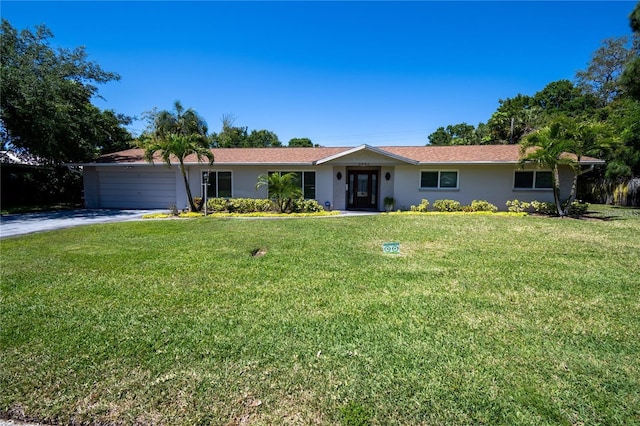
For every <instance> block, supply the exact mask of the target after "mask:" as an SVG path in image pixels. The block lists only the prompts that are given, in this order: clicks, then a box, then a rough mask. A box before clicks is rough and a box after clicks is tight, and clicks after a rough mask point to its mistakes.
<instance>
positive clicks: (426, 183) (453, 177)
mask: <svg viewBox="0 0 640 426" xmlns="http://www.w3.org/2000/svg"><path fill="white" fill-rule="evenodd" d="M420 188H421V189H449V188H450V189H457V188H458V172H457V171H441V170H434V171H422V172H420Z"/></svg>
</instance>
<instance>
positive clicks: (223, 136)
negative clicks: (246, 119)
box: [209, 115, 249, 148]
mask: <svg viewBox="0 0 640 426" xmlns="http://www.w3.org/2000/svg"><path fill="white" fill-rule="evenodd" d="M234 122H235V118H234V117H233V116H232V115H224V116H222V131H221V132H220V133H212V134H211V136H210V138H209V139H210V142H211V146H212V147H215V148H242V147H245V146H246V144H247V138H248V137H249V135H248V132H247V128H246V127H236V126H234V125H233V124H234Z"/></svg>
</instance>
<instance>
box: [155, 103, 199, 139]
mask: <svg viewBox="0 0 640 426" xmlns="http://www.w3.org/2000/svg"><path fill="white" fill-rule="evenodd" d="M152 126H153V131H152V133H153V136H154V137H155V138H158V139H162V138H164V137H166V136H167V135H169V134H172V133H173V134H178V135H200V136H206V135H207V130H208V129H207V122H206V121H205V120H204V119H203V118H202V117H200V115H199V114H198V113H197V112H195V111H194V110H193V109H192V108H189V109H187V110H186V111H185V109H184V107H183V106H182V104H181V103H180V101H175V102H174V104H173V111H167V110H163V111H160V112H158V113H156V114H155V115H154V116H153V124H152Z"/></svg>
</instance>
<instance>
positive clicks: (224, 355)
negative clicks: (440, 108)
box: [0, 209, 640, 425]
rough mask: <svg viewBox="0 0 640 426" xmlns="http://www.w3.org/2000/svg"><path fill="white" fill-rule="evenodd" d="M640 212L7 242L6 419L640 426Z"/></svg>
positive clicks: (156, 226)
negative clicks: (387, 250)
mask: <svg viewBox="0 0 640 426" xmlns="http://www.w3.org/2000/svg"><path fill="white" fill-rule="evenodd" d="M634 212H637V210H628V211H627V210H624V211H622V213H621V214H619V213H618V212H617V211H614V210H604V209H601V210H598V212H597V214H596V216H599V217H607V218H608V219H609V220H600V219H591V220H574V219H556V218H541V217H508V216H491V215H441V214H439V215H435V214H424V215H379V216H359V217H326V218H304V219H290V220H259V219H247V220H238V219H214V218H199V219H191V220H180V221H141V222H128V223H119V224H104V225H94V226H87V227H78V228H73V229H67V230H61V231H55V232H48V233H42V234H35V235H29V236H25V237H20V238H11V239H5V240H2V241H1V242H0V244H1V245H0V247H1V254H0V258H1V261H2V263H1V277H2V281H1V290H2V292H1V297H2V300H1V306H2V308H1V310H0V357H1V358H0V359H1V363H2V365H1V368H0V417H13V418H32V419H38V420H41V421H45V422H50V423H55V422H57V423H63V424H68V423H74V424H98V425H100V424H135V423H137V424H140V425H151V424H166V425H178V424H184V425H206V424H215V425H236V424H237V425H240V424H252V425H253V424H265V425H266V424H296V425H297V424H305V425H306V424H322V425H325V424H326V425H329V424H345V425H346V424H385V425H386V424H425V425H427V424H428V425H431V424H530V425H539V424H558V423H559V424H633V423H638V422H640V362H639V361H638V360H639V359H640V304H639V302H638V300H639V299H638V297H639V296H638V295H639V294H640V278H639V277H640V261H639V258H640V238H638V235H640V215H638V214H635V213H634ZM384 242H399V243H400V254H399V255H394V254H384V253H383V251H382V243H384Z"/></svg>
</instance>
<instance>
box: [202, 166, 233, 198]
mask: <svg viewBox="0 0 640 426" xmlns="http://www.w3.org/2000/svg"><path fill="white" fill-rule="evenodd" d="M207 177H208V179H207ZM205 184H206V185H207V197H209V198H231V172H202V196H203V197H204V189H205V188H204V187H205Z"/></svg>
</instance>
